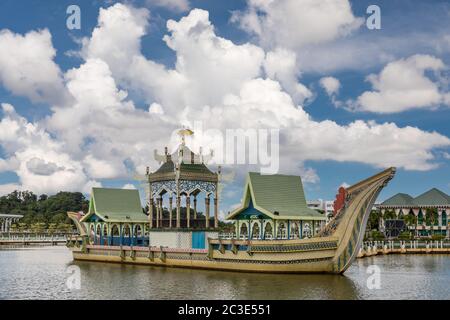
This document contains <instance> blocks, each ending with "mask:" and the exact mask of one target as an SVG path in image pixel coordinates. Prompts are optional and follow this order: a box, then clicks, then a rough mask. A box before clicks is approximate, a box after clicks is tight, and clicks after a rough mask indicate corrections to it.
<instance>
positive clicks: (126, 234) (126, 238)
mask: <svg viewBox="0 0 450 320" xmlns="http://www.w3.org/2000/svg"><path fill="white" fill-rule="evenodd" d="M122 232H123V236H122V245H124V246H129V245H131V230H130V226H129V225H128V224H126V225H124V226H123V230H122Z"/></svg>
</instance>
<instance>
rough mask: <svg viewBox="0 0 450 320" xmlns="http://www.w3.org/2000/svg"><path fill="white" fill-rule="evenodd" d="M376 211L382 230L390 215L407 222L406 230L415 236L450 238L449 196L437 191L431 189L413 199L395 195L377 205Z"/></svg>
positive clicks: (402, 194)
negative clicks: (378, 213) (437, 235)
mask: <svg viewBox="0 0 450 320" xmlns="http://www.w3.org/2000/svg"><path fill="white" fill-rule="evenodd" d="M378 210H379V211H380V213H381V216H380V227H381V229H382V230H383V229H384V228H385V220H386V219H385V217H386V216H388V214H390V215H391V216H393V217H395V218H396V219H404V220H409V221H408V222H409V223H408V228H409V230H411V231H413V232H414V233H415V235H416V236H430V235H433V234H440V235H445V236H447V237H450V232H449V231H450V225H449V223H450V221H449V219H448V215H449V214H450V196H449V195H448V194H446V193H444V192H442V191H441V190H439V189H436V188H432V189H430V190H428V191H426V192H424V193H422V194H421V195H419V196H417V197H415V198H413V197H411V196H410V195H409V194H406V193H397V194H396V195H394V196H392V197H390V198H389V199H387V200H385V201H384V202H382V203H381V204H380V205H378ZM411 222H412V223H411Z"/></svg>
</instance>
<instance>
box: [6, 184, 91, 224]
mask: <svg viewBox="0 0 450 320" xmlns="http://www.w3.org/2000/svg"><path fill="white" fill-rule="evenodd" d="M88 209H89V201H88V200H87V199H86V198H85V196H84V195H83V194H82V193H81V192H65V191H61V192H58V193H57V194H55V195H52V196H48V195H46V194H41V195H39V196H38V195H36V194H34V193H33V192H31V191H18V190H16V191H13V192H11V193H10V194H7V195H4V196H2V197H0V213H3V214H20V215H23V218H21V219H20V220H19V222H18V223H15V224H13V226H12V231H34V232H41V231H44V230H45V231H55V232H56V231H71V230H72V228H73V226H72V222H71V220H70V219H69V218H68V217H67V211H75V212H77V211H83V212H87V211H88Z"/></svg>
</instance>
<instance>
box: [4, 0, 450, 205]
mask: <svg viewBox="0 0 450 320" xmlns="http://www.w3.org/2000/svg"><path fill="white" fill-rule="evenodd" d="M74 3H76V4H78V5H79V7H80V9H81V29H80V30H69V29H67V27H66V19H67V17H68V15H67V14H66V9H67V7H68V6H69V5H71V4H74ZM264 3H265V1H261V2H260V3H259V4H258V3H257V2H253V1H248V2H247V1H193V0H157V1H151V0H141V1H138V0H136V1H125V2H120V1H100V0H96V1H93V0H89V1H88V0H84V1H77V2H74V1H61V0H49V1H45V5H44V4H43V2H42V1H38V0H27V1H20V0H19V1H17V0H16V1H12V0H4V1H2V2H1V4H0V50H1V51H3V53H0V103H2V104H7V107H5V106H4V105H3V110H2V111H0V117H1V118H0V121H1V122H0V129H1V130H2V133H1V134H0V191H1V192H2V193H7V192H9V191H11V190H13V189H15V188H19V189H31V190H32V191H35V192H36V193H41V192H46V193H54V192H57V191H59V190H81V191H83V192H88V190H89V188H90V187H91V186H93V185H102V186H108V187H122V186H124V185H127V184H133V185H135V186H136V187H139V183H138V182H136V181H135V180H133V179H132V176H133V173H134V172H135V171H138V172H142V170H143V168H145V165H146V164H148V165H150V166H151V168H152V169H156V168H157V164H156V163H154V162H153V149H155V148H157V149H159V150H161V149H162V148H163V146H164V145H167V144H169V143H173V141H170V134H171V133H172V131H173V130H175V129H176V128H180V127H182V126H185V125H186V124H192V121H195V120H202V121H204V123H205V126H206V127H207V128H218V129H220V130H225V129H228V128H241V127H244V128H257V127H259V128H261V127H263V128H268V127H270V128H279V129H280V135H281V137H280V141H281V146H280V157H281V160H280V161H281V165H280V170H279V172H280V173H289V174H299V175H302V176H303V177H304V178H303V180H304V182H305V189H306V193H307V198H308V199H315V198H322V199H333V197H334V195H335V192H336V190H337V188H338V187H339V186H340V185H341V184H342V183H346V184H352V183H354V182H357V181H358V180H360V179H363V178H365V177H367V176H369V175H371V174H374V173H376V172H377V171H380V170H381V169H382V168H383V167H388V166H391V165H395V166H397V167H398V173H397V176H396V178H395V179H394V180H393V181H392V182H391V183H390V184H389V186H388V187H386V189H385V190H384V191H383V192H382V194H381V195H380V199H385V198H387V197H389V196H391V195H392V194H394V193H396V192H405V193H409V194H411V195H413V196H415V195H418V194H420V193H422V192H424V191H426V190H428V189H429V188H431V187H437V188H439V189H441V190H442V191H444V192H447V193H450V150H449V145H450V142H449V141H450V140H449V137H450V125H449V123H450V121H449V119H450V107H449V106H450V93H449V92H450V90H449V83H450V78H449V66H450V33H449V31H448V30H450V3H448V2H447V1H429V2H425V1H412V0H411V1H406V0H402V1H394V2H393V1H370V2H368V1H350V2H349V1H347V0H340V1H337V3H339V4H340V6H339V7H337V8H327V7H326V6H325V5H323V6H325V7H322V8H321V9H320V10H319V12H317V10H316V9H315V8H314V5H313V2H311V1H310V0H301V1H292V0H282V1H279V2H277V4H276V5H273V4H270V3H269V2H267V3H266V4H264ZM371 4H377V5H378V6H379V7H380V9H381V29H380V30H369V29H368V28H367V27H366V24H365V23H366V21H365V19H366V18H367V17H368V14H366V9H367V7H368V6H369V5H371ZM100 8H104V9H103V12H104V19H105V20H104V21H103V24H100V25H99V21H98V19H99V10H100ZM196 8H198V9H202V10H204V11H202V10H194V9H196ZM204 13H207V15H205V14H204ZM310 17H313V18H312V19H309V18H310ZM121 19H122V20H121ZM169 20H172V21H173V24H172V27H169V28H168V26H169V25H168V21H169ZM271 21H275V22H276V23H275V24H271ZM94 30H96V31H94ZM31 31H34V33H32V34H31V33H30V32H31ZM94 34H96V35H95V36H94ZM164 36H166V38H165V39H166V40H164V39H163V37H164ZM229 41H231V42H229ZM28 50H29V52H26V51H28ZM52 50H54V54H52ZM35 53H36V54H35ZM271 53H274V54H273V55H272V56H271V57H273V59H272V60H270V61H269V56H270V55H271ZM275 53H276V54H275ZM2 69H3V70H2ZM13 75H15V76H13ZM17 75H21V77H18V76H17ZM370 75H372V76H370ZM325 78H328V80H330V79H332V81H331V82H328V84H330V87H327V88H326V86H325V84H324V83H326V82H325V81H322V80H323V79H325ZM333 81H334V82H333ZM331 83H334V84H336V83H338V87H337V88H336V87H333V86H331ZM327 90H329V91H328V92H327ZM97 92H98V95H96V93H97ZM120 92H122V93H125V92H126V97H125V96H124V95H122V94H121V93H120ZM285 95H287V96H288V97H289V99H290V100H291V102H286V101H285V100H284V98H283V97H285ZM227 97H228V98H227ZM229 97H233V99H231V100H230V98H229ZM277 99H279V100H277ZM229 101H232V102H231V106H230V103H229ZM268 101H269V102H268ZM266 104H267V105H266ZM272 104H273V105H272ZM206 106H208V107H206ZM278 106H280V109H279V110H277V108H278ZM265 108H268V109H265ZM213 109H214V110H216V111H217V112H219V114H220V117H219V118H215V121H210V120H209V119H212V117H213V115H214V114H215V113H214V112H213V111H212V110H213ZM160 110H163V114H162V113H161V112H159V111H160ZM261 110H266V111H264V112H262V111H261ZM221 112H223V113H221ZM236 112H237V113H236ZM261 112H262V113H261ZM236 114H240V115H241V116H239V117H237V118H239V119H237V118H236ZM358 121H360V122H358ZM361 123H363V124H364V125H360V124H361ZM409 127H411V128H410V129H411V130H410V129H409ZM413 128H414V129H413ZM7 133H11V134H7ZM205 141H208V140H207V139H206V140H203V141H201V142H205ZM201 142H199V143H201ZM147 159H148V160H147ZM247 169H249V167H242V166H238V167H233V166H225V170H226V171H229V172H231V171H236V173H237V174H236V175H235V179H234V180H233V181H231V182H227V185H226V186H225V189H224V193H223V201H222V203H221V210H222V211H228V210H229V209H230V208H231V207H233V206H234V205H236V203H238V202H239V200H240V196H241V189H242V184H243V179H244V173H245V171H246V170H247ZM253 169H254V168H253Z"/></svg>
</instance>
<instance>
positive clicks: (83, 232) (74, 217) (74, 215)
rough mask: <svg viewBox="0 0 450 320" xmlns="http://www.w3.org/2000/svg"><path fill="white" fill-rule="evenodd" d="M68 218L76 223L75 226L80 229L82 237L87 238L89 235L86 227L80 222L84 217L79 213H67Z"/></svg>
mask: <svg viewBox="0 0 450 320" xmlns="http://www.w3.org/2000/svg"><path fill="white" fill-rule="evenodd" d="M67 216H68V217H69V218H70V220H72V221H73V223H75V226H76V227H77V229H78V232H79V233H80V236H87V235H88V233H87V231H86V228H85V227H84V225H83V223H82V222H80V219H81V218H82V217H83V215H82V214H81V213H79V212H67Z"/></svg>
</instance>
